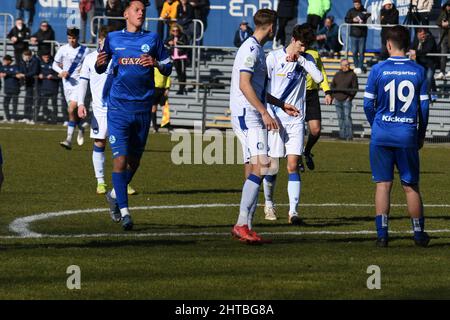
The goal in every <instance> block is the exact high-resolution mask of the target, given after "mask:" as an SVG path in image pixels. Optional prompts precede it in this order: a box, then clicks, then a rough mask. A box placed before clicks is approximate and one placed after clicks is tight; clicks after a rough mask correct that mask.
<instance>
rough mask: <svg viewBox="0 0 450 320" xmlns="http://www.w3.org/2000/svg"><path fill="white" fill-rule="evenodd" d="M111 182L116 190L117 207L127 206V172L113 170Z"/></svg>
mask: <svg viewBox="0 0 450 320" xmlns="http://www.w3.org/2000/svg"><path fill="white" fill-rule="evenodd" d="M112 182H113V186H114V190H115V192H116V199H117V204H118V205H119V209H122V208H128V194H127V172H126V171H123V172H113V173H112Z"/></svg>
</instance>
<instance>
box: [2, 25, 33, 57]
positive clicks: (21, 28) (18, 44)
mask: <svg viewBox="0 0 450 320" xmlns="http://www.w3.org/2000/svg"><path fill="white" fill-rule="evenodd" d="M7 38H8V39H9V40H11V42H12V43H13V47H14V59H15V63H16V65H18V64H19V62H20V60H22V53H23V52H24V51H25V50H28V42H26V41H25V40H28V39H29V38H30V29H28V28H27V26H25V24H24V22H23V19H22V18H17V19H16V23H15V26H14V27H13V28H12V29H11V30H10V31H9V33H8V35H7Z"/></svg>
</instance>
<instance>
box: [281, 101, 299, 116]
mask: <svg viewBox="0 0 450 320" xmlns="http://www.w3.org/2000/svg"><path fill="white" fill-rule="evenodd" d="M283 110H284V112H286V113H287V114H288V115H290V116H293V117H297V116H299V115H300V110H298V109H297V108H296V107H294V106H293V105H292V104H289V103H285V104H284V107H283Z"/></svg>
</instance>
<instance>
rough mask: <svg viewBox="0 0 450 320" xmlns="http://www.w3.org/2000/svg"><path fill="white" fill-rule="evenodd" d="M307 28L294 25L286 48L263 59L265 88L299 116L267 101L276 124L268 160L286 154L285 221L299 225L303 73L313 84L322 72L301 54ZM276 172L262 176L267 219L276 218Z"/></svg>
mask: <svg viewBox="0 0 450 320" xmlns="http://www.w3.org/2000/svg"><path fill="white" fill-rule="evenodd" d="M307 33H309V31H308V30H307V29H305V28H302V26H299V25H296V26H295V27H294V29H293V31H292V39H291V43H290V44H289V46H288V47H286V48H282V49H279V50H275V51H272V52H270V53H269V54H268V56H267V59H266V64H267V70H268V79H269V81H268V86H267V91H268V93H270V95H272V96H273V97H275V98H277V99H279V100H280V101H281V103H288V104H291V105H294V106H295V107H296V108H297V109H298V110H299V111H300V115H299V116H297V117H294V116H291V115H289V114H287V113H286V112H285V111H283V110H282V109H281V108H279V107H278V106H276V104H275V105H274V104H273V103H272V104H269V105H268V110H269V112H271V114H273V115H274V117H275V119H276V120H277V121H278V123H279V130H278V131H270V132H269V134H268V135H269V137H268V143H269V156H270V157H271V158H272V159H275V158H282V157H287V171H288V177H289V178H288V195H289V223H291V224H294V225H299V224H300V222H301V220H300V218H299V217H298V213H297V206H298V202H299V199H300V188H301V179H300V173H299V161H300V159H301V155H302V150H303V138H304V131H305V124H304V121H305V96H306V82H307V80H306V76H307V74H310V75H311V78H312V79H313V80H314V82H316V83H320V82H322V81H323V75H322V72H321V71H320V70H319V69H318V68H317V66H316V63H315V60H314V58H313V57H312V56H311V55H309V54H307V53H305V51H306V48H307V47H308V46H309V43H307V41H308V38H309V37H308V34H307ZM276 177H277V176H276V175H272V176H271V175H266V176H265V177H264V183H263V185H264V196H265V200H266V201H265V207H264V212H265V214H266V219H267V220H276V219H277V217H276V215H275V208H274V203H273V191H274V188H275V182H276Z"/></svg>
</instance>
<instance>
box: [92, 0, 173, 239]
mask: <svg viewBox="0 0 450 320" xmlns="http://www.w3.org/2000/svg"><path fill="white" fill-rule="evenodd" d="M146 5H147V1H144V0H130V1H127V2H126V5H125V7H126V9H125V12H124V17H125V19H126V22H127V25H126V28H125V29H123V30H120V31H116V32H111V33H109V34H108V36H107V37H106V39H105V42H104V46H103V48H102V49H101V52H100V53H99V54H98V57H97V63H96V66H95V69H96V71H97V72H98V73H103V72H105V71H106V69H107V66H108V63H109V62H110V61H111V60H112V62H111V67H110V68H111V74H110V75H109V77H110V78H109V80H108V81H107V83H110V84H107V85H105V88H106V89H104V99H105V102H106V107H107V108H108V111H107V127H108V131H109V143H110V145H111V149H112V153H113V173H112V181H113V185H114V189H113V190H112V192H111V191H110V192H108V193H107V194H106V197H107V200H108V203H109V205H110V208H111V214H112V216H113V220H114V221H120V220H122V227H123V229H124V230H131V229H132V228H133V221H132V219H131V216H130V212H129V210H128V195H127V185H128V184H129V183H130V181H131V179H132V178H133V175H134V174H135V172H136V170H137V169H138V167H139V162H140V159H141V156H142V153H143V152H144V148H145V144H146V142H147V136H148V132H149V129H150V116H151V108H152V103H153V94H154V68H157V69H158V70H159V72H160V73H161V74H163V75H165V76H168V75H170V73H171V71H172V64H171V62H170V58H169V55H168V53H167V51H166V49H165V48H164V45H163V42H162V41H161V39H160V38H159V36H158V35H157V34H156V33H153V32H149V31H144V30H143V29H142V26H143V24H144V22H145V7H146ZM109 81H110V82H109Z"/></svg>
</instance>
